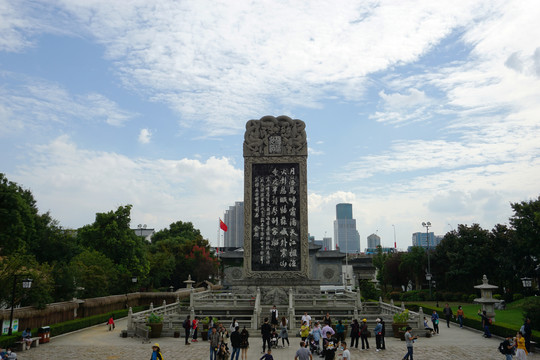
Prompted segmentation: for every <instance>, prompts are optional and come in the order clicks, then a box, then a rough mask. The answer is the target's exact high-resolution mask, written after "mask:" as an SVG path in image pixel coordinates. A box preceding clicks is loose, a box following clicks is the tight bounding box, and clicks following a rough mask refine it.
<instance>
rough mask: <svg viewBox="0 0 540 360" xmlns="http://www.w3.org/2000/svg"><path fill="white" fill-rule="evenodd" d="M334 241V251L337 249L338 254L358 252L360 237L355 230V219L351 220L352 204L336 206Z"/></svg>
mask: <svg viewBox="0 0 540 360" xmlns="http://www.w3.org/2000/svg"><path fill="white" fill-rule="evenodd" d="M334 239H335V241H336V249H339V251H340V252H346V253H359V252H360V235H359V234H358V231H357V230H356V219H353V215H352V204H337V205H336V220H334Z"/></svg>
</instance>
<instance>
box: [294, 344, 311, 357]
mask: <svg viewBox="0 0 540 360" xmlns="http://www.w3.org/2000/svg"><path fill="white" fill-rule="evenodd" d="M294 360H313V356H312V355H311V351H309V349H308V348H306V343H305V342H304V341H300V349H298V350H296V354H295V355H294Z"/></svg>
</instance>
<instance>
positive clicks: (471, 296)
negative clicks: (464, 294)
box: [469, 294, 477, 303]
mask: <svg viewBox="0 0 540 360" xmlns="http://www.w3.org/2000/svg"><path fill="white" fill-rule="evenodd" d="M476 298H477V296H476V295H475V294H471V295H469V302H471V303H472V302H474V299H476Z"/></svg>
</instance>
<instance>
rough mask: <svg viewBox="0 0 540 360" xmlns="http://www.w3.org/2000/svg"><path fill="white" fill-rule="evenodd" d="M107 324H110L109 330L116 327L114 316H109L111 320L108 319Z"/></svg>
mask: <svg viewBox="0 0 540 360" xmlns="http://www.w3.org/2000/svg"><path fill="white" fill-rule="evenodd" d="M107 325H108V326H109V331H113V330H114V328H115V325H114V317H112V316H111V317H110V318H109V321H107Z"/></svg>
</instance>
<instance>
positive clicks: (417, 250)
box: [399, 246, 427, 290]
mask: <svg viewBox="0 0 540 360" xmlns="http://www.w3.org/2000/svg"><path fill="white" fill-rule="evenodd" d="M426 258H427V257H426V250H425V249H424V248H422V247H420V246H413V247H412V248H411V250H410V251H409V252H407V253H405V254H403V256H402V257H401V264H400V265H399V270H400V272H401V273H403V274H404V275H405V276H406V277H407V280H411V281H412V282H414V284H415V285H416V290H421V289H422V283H423V280H424V278H425V271H424V269H425V266H426V264H427V261H426ZM407 282H408V281H407Z"/></svg>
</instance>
